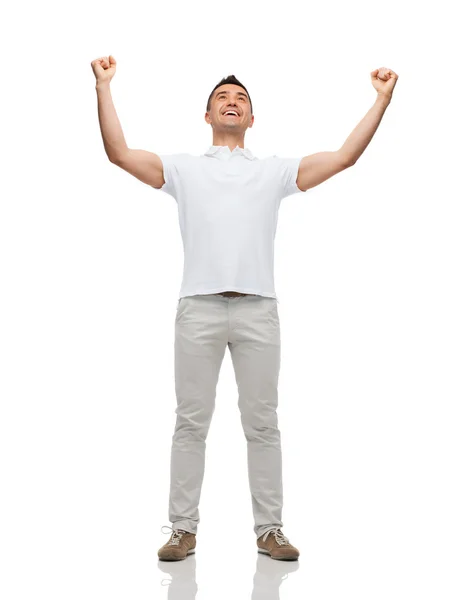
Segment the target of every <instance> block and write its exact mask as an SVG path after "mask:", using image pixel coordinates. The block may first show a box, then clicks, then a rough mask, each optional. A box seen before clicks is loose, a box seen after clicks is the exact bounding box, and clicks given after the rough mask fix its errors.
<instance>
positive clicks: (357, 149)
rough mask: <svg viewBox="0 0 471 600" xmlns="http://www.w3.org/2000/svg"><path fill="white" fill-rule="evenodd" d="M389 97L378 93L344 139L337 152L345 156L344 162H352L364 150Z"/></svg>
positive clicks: (377, 124)
mask: <svg viewBox="0 0 471 600" xmlns="http://www.w3.org/2000/svg"><path fill="white" fill-rule="evenodd" d="M390 102H391V98H390V97H389V96H384V95H383V94H378V96H377V98H376V101H375V103H374V104H373V106H372V107H371V108H370V110H369V111H368V112H367V113H366V115H365V116H364V117H363V119H362V120H361V121H360V122H359V123H358V125H357V126H356V127H355V129H354V130H353V131H352V133H351V134H350V135H349V136H348V138H347V139H346V141H345V143H344V145H343V146H342V147H341V148H340V150H339V153H340V154H342V155H343V156H344V157H345V162H346V164H354V163H355V162H356V161H357V160H358V159H359V158H360V156H361V155H362V154H363V152H364V151H365V149H366V147H367V146H368V144H369V143H370V141H371V139H372V137H373V135H374V134H375V132H376V130H377V129H378V126H379V124H380V123H381V119H382V118H383V115H384V112H385V110H386V108H387V107H388V106H389V103H390Z"/></svg>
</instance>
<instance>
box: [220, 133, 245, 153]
mask: <svg viewBox="0 0 471 600" xmlns="http://www.w3.org/2000/svg"><path fill="white" fill-rule="evenodd" d="M213 146H229V149H230V151H231V152H232V151H233V150H234V148H235V147H236V146H239V148H243V147H244V138H243V136H242V137H241V136H233V135H227V134H226V135H224V134H222V135H221V134H219V135H213Z"/></svg>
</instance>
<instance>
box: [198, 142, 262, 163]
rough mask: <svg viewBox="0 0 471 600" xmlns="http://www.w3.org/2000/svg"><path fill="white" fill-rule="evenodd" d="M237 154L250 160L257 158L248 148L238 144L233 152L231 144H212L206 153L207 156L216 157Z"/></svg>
mask: <svg viewBox="0 0 471 600" xmlns="http://www.w3.org/2000/svg"><path fill="white" fill-rule="evenodd" d="M236 154H241V155H242V156H245V158H248V159H249V160H253V159H254V158H255V157H254V155H253V154H252V152H250V150H249V149H248V148H240V147H239V145H237V146H236V147H235V148H234V150H233V151H232V152H231V149H230V148H229V146H211V147H210V148H209V150H207V152H205V153H204V155H205V156H215V157H216V158H223V159H226V158H231V156H235V155H236Z"/></svg>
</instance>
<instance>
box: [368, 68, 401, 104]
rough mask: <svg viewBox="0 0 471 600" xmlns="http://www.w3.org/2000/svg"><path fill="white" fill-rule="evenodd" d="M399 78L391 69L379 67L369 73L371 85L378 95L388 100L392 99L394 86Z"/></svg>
mask: <svg viewBox="0 0 471 600" xmlns="http://www.w3.org/2000/svg"><path fill="white" fill-rule="evenodd" d="M398 78H399V75H398V74H397V73H395V72H394V71H393V70H392V69H387V68H386V67H381V68H380V69H375V70H374V71H372V72H371V83H372V84H373V87H374V89H375V90H376V91H377V92H378V94H382V95H384V96H387V97H389V98H391V97H392V93H393V89H394V86H395V85H396V82H397V80H398Z"/></svg>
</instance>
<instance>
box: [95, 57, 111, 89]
mask: <svg viewBox="0 0 471 600" xmlns="http://www.w3.org/2000/svg"><path fill="white" fill-rule="evenodd" d="M92 69H93V72H94V73H95V77H96V82H97V83H103V82H110V81H111V80H112V78H113V75H114V74H115V73H116V61H115V59H114V58H113V57H112V56H111V54H110V56H109V58H108V57H106V56H102V57H101V58H97V59H96V60H92Z"/></svg>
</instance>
